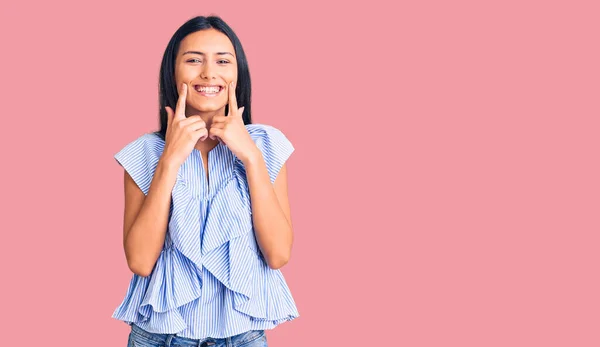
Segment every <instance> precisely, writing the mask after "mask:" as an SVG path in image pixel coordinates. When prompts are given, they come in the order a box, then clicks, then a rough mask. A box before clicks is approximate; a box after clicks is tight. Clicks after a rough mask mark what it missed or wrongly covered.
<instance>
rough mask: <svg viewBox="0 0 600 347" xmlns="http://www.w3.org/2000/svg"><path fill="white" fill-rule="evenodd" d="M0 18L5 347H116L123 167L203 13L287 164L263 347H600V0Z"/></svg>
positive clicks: (227, 4) (145, 7) (143, 9)
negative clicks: (168, 59)
mask: <svg viewBox="0 0 600 347" xmlns="http://www.w3.org/2000/svg"><path fill="white" fill-rule="evenodd" d="M389 3H390V4H391V3H392V2H389ZM484 3H485V4H487V5H484ZM1 7H2V9H1V10H0V26H1V28H0V29H1V30H0V36H1V38H2V41H1V42H2V55H1V61H2V64H0V73H1V74H0V76H2V87H1V88H2V94H1V95H2V114H3V122H2V128H3V136H2V140H1V141H2V144H1V148H2V157H3V160H2V170H1V172H2V180H1V184H2V187H1V188H2V198H3V199H2V200H3V207H2V213H3V217H2V220H3V226H2V227H1V228H0V229H1V230H2V231H3V233H2V234H3V237H4V239H3V242H2V244H3V245H4V248H3V251H2V252H0V254H1V257H2V262H1V264H2V269H3V270H2V273H3V275H4V276H3V280H2V282H3V285H2V295H1V296H0V297H2V310H3V312H2V316H3V317H4V322H5V323H4V325H3V329H2V330H3V331H4V334H3V339H4V344H5V345H7V346H8V345H17V342H18V343H19V344H20V345H27V346H34V345H39V344H41V343H45V344H48V343H50V344H53V343H54V342H57V341H59V342H60V343H59V342H57V343H58V344H61V345H64V346H80V345H81V343H80V342H79V341H86V342H85V345H86V346H125V344H126V337H127V334H128V327H127V326H126V325H125V324H124V323H121V322H119V321H116V320H114V319H112V318H111V317H110V316H111V314H112V312H113V310H114V309H115V308H116V306H117V305H118V304H119V303H120V301H121V300H122V298H123V296H124V294H125V290H126V289H127V285H128V282H129V278H130V276H131V272H130V271H129V270H128V268H127V265H126V262H125V257H124V253H123V249H122V244H121V238H122V232H121V224H122V209H123V186H122V185H123V183H122V182H123V171H122V170H123V169H122V168H121V167H120V166H119V165H118V164H117V163H116V162H115V161H114V159H113V155H114V153H116V151H118V150H119V149H120V148H122V147H123V146H124V145H125V144H126V143H128V142H129V141H131V140H133V139H134V138H136V137H137V136H139V135H140V134H142V133H143V132H148V131H153V130H154V129H156V127H157V117H156V112H157V104H158V101H157V76H158V68H159V64H160V60H161V56H162V53H163V50H164V48H165V46H166V44H167V42H168V40H169V38H170V37H171V35H172V33H173V32H174V31H175V30H176V29H177V27H178V26H179V25H181V24H182V23H183V22H185V21H186V20H187V19H189V18H191V17H193V16H195V15H208V14H213V13H215V14H218V15H220V16H222V17H223V19H225V20H226V21H227V22H228V23H229V24H230V25H231V26H232V27H233V28H234V30H235V31H236V33H237V34H238V36H239V37H240V39H241V40H242V43H243V45H244V47H245V49H246V52H247V55H248V59H249V63H250V68H251V73H252V78H253V80H252V81H253V87H254V88H253V94H254V95H253V106H254V107H253V111H254V112H253V113H254V119H255V122H257V123H266V124H271V125H273V126H276V127H278V128H279V129H281V130H282V131H284V133H285V134H286V135H287V136H288V138H289V139H290V141H292V143H293V144H294V146H295V147H296V152H294V154H293V155H292V157H291V158H290V161H289V162H288V170H289V182H290V199H291V206H292V218H293V220H294V227H295V244H294V249H293V255H292V259H291V261H290V263H289V264H288V265H286V266H285V267H284V268H283V272H284V274H285V276H286V279H287V281H288V284H289V286H290V288H291V290H292V293H293V295H294V298H295V300H296V303H297V305H298V309H299V311H300V315H301V316H300V318H298V319H297V320H295V321H292V322H289V323H284V324H282V325H281V326H279V327H277V328H276V329H275V330H271V331H268V332H267V336H268V339H269V343H270V344H269V345H270V346H275V347H277V346H285V347H295V346H298V347H300V346H383V345H385V346H461V347H467V346H477V347H479V346H486V347H488V346H502V347H505V346H579V347H581V346H598V345H600V334H598V326H599V324H600V319H599V315H598V311H599V309H600V307H599V306H600V302H599V299H598V298H599V292H600V281H599V276H598V271H599V268H598V264H599V261H600V259H599V258H600V257H599V252H598V243H599V242H600V237H599V234H598V232H599V231H600V222H599V215H598V209H599V207H600V206H599V205H600V200H599V199H598V196H599V194H600V185H599V183H598V182H599V181H598V178H599V174H600V172H599V171H600V170H599V168H600V165H599V164H598V154H599V153H598V149H599V148H600V147H599V144H600V143H599V136H598V126H599V125H600V124H599V116H600V101H599V100H600V99H599V92H600V84H599V81H600V73H599V72H600V69H599V65H598V62H599V61H600V54H599V53H600V52H599V47H600V46H599V45H598V42H599V37H598V36H599V35H598V33H599V32H600V24H599V21H598V13H599V12H598V11H599V8H598V5H597V2H594V1H562V2H557V1H551V2H548V1H496V2H495V4H493V5H490V2H484V1H458V2H456V1H453V2H449V1H435V2H434V1H412V2H405V3H404V4H402V3H400V4H397V5H395V7H394V6H392V5H389V4H385V2H383V1H369V2H368V3H366V4H361V5H348V2H339V3H338V4H333V2H325V1H302V2H298V3H295V4H291V3H290V4H284V3H283V2H272V3H271V4H269V5H267V4H262V5H259V4H256V3H255V2H249V1H238V2H232V1H224V2H212V3H210V2H208V3H207V2H200V1H181V2H165V1H163V2H160V4H149V3H148V2H137V3H135V4H134V3H133V2H122V1H102V2H97V3H95V4H94V5H90V4H88V3H87V2H73V4H67V3H64V2H62V3H61V2H41V1H39V2H38V3H32V2H27V3H17V2H13V3H10V4H3V5H2V6H1Z"/></svg>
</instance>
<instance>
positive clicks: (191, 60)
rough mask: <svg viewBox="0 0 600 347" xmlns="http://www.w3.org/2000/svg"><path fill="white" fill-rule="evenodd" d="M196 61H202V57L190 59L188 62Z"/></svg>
mask: <svg viewBox="0 0 600 347" xmlns="http://www.w3.org/2000/svg"><path fill="white" fill-rule="evenodd" d="M194 61H197V62H198V63H199V62H201V60H200V59H196V58H194V59H190V60H188V61H187V62H188V63H193V62H194Z"/></svg>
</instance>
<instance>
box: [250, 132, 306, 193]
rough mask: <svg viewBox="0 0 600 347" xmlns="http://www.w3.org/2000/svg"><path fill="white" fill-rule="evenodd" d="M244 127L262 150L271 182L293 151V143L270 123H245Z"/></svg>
mask: <svg viewBox="0 0 600 347" xmlns="http://www.w3.org/2000/svg"><path fill="white" fill-rule="evenodd" d="M246 129H247V130H248V133H249V134H250V137H251V138H252V140H254V142H255V143H256V147H258V149H259V150H260V151H261V152H262V154H263V157H264V159H265V162H266V164H267V169H268V171H269V176H270V177H271V182H274V181H275V178H277V175H278V173H279V171H280V170H281V167H282V166H283V165H284V164H285V162H286V161H287V160H288V158H289V157H290V155H291V154H292V153H293V152H294V150H295V148H294V145H292V142H291V141H290V140H289V139H288V137H287V136H286V135H285V134H284V133H283V131H281V130H279V129H278V128H276V127H274V126H272V125H267V124H246Z"/></svg>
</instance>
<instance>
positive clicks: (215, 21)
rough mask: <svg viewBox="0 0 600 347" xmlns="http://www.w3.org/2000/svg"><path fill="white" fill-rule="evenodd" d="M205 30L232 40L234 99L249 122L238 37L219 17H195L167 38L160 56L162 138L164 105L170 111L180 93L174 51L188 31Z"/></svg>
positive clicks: (247, 88)
mask: <svg viewBox="0 0 600 347" xmlns="http://www.w3.org/2000/svg"><path fill="white" fill-rule="evenodd" d="M206 29H215V30H218V31H220V32H222V33H223V34H225V35H226V36H227V37H228V38H229V40H230V41H231V43H232V44H233V49H234V52H235V56H236V60H237V68H238V74H237V83H236V85H235V97H236V100H237V104H238V107H241V106H244V113H243V115H242V118H243V120H244V124H251V123H252V117H251V115H252V108H251V103H250V101H251V91H252V89H251V83H250V70H249V69H248V61H247V60H246V54H245V53H244V49H243V48H242V43H241V42H240V40H239V39H238V37H237V35H236V34H235V32H234V31H233V30H232V29H231V27H229V25H227V23H225V22H224V21H223V20H222V19H221V18H220V17H218V16H208V17H204V16H197V17H194V18H192V19H190V20H188V21H187V22H185V23H184V24H183V25H182V26H181V27H179V29H177V31H176V32H175V34H173V36H172V37H171V40H170V41H169V44H168V45H167V48H166V49H165V53H164V55H163V59H162V63H161V65H160V76H159V83H158V86H159V94H158V97H159V101H158V102H159V111H158V112H159V122H160V130H159V131H157V132H155V134H157V135H159V136H160V137H161V138H162V139H163V140H164V139H165V134H166V132H167V110H166V108H165V107H166V106H169V107H171V109H172V110H173V111H175V108H176V106H177V100H178V98H179V94H178V92H177V86H176V85H175V59H176V57H177V51H178V50H179V45H180V43H181V41H182V40H183V39H184V38H185V37H186V36H187V35H189V34H191V33H194V32H197V31H200V30H206ZM228 111H229V105H225V114H227V113H228Z"/></svg>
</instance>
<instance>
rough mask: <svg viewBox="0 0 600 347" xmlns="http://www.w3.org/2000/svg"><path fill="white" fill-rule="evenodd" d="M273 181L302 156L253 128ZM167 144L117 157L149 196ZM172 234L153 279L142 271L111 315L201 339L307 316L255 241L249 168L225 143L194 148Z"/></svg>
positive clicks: (272, 133)
mask: <svg viewBox="0 0 600 347" xmlns="http://www.w3.org/2000/svg"><path fill="white" fill-rule="evenodd" d="M246 129H247V130H248V133H249V134H250V136H251V137H252V139H253V140H254V142H255V143H256V145H257V147H258V148H259V149H260V151H261V152H262V154H263V157H264V159H265V163H266V166H267V171H268V173H269V177H270V180H271V183H273V182H274V181H275V178H276V177H277V174H278V173H279V170H280V169H281V167H282V166H283V164H284V163H285V162H286V160H287V159H288V157H289V156H290V155H291V154H292V152H293V151H294V147H293V145H292V144H291V143H290V141H289V140H288V139H287V138H286V136H285V135H284V134H283V133H282V132H281V131H280V130H278V129H277V128H275V127H272V126H270V125H264V124H247V125H246ZM164 145H165V142H164V140H162V139H161V138H160V137H159V136H158V135H157V134H155V133H146V134H143V135H142V136H140V137H139V138H137V139H135V140H134V141H132V142H130V143H129V144H127V145H126V146H125V147H124V148H123V149H121V150H120V151H119V152H118V153H116V154H115V156H114V158H115V159H116V160H117V162H118V163H119V164H120V165H121V166H122V167H123V168H124V169H125V170H126V171H127V172H128V173H129V175H130V176H131V177H132V178H133V180H134V181H135V183H136V184H137V185H138V186H139V187H140V189H141V190H142V191H143V192H144V194H145V195H147V194H148V190H149V188H150V183H151V181H152V178H153V176H154V171H155V170H156V165H157V163H158V160H159V158H160V156H161V154H162V152H163V149H164ZM171 198H172V199H171V207H170V210H169V221H168V228H167V229H168V232H167V233H166V236H165V243H164V246H163V249H162V251H161V253H160V256H159V257H158V260H157V261H156V264H155V266H154V269H153V270H152V273H151V274H150V275H149V276H147V277H142V276H139V275H137V274H133V277H132V279H131V281H130V283H129V288H128V289H127V293H126V294H125V298H124V299H123V301H122V303H121V304H120V305H119V306H118V307H117V308H116V310H115V311H114V313H113V315H112V317H113V318H116V319H118V320H122V321H124V322H126V323H127V324H129V325H131V324H133V323H135V324H136V325H137V326H139V327H141V328H142V329H144V330H146V331H149V332H153V333H163V334H167V333H168V334H176V335H177V336H182V337H188V338H193V339H201V338H206V337H213V338H225V337H229V336H233V335H237V334H240V333H243V332H246V331H249V330H263V329H272V328H274V327H275V326H276V325H278V324H280V323H283V322H286V321H290V320H293V319H295V318H297V317H298V316H299V314H298V310H297V308H296V305H295V303H294V299H293V298H292V295H291V293H290V289H289V288H288V286H287V284H286V281H285V279H284V277H283V274H282V273H281V271H280V270H273V269H271V268H270V267H268V265H267V263H266V261H265V259H264V257H263V255H262V253H261V251H260V249H259V247H258V244H257V241H256V238H255V235H254V229H253V224H252V209H251V204H250V191H249V187H248V181H247V179H246V172H245V169H244V165H243V163H242V162H241V161H240V160H239V159H238V158H237V157H236V156H235V155H234V154H233V153H232V152H231V151H230V150H229V148H228V147H227V146H226V145H225V144H224V143H222V142H220V143H219V144H218V145H217V146H216V147H214V148H213V149H212V150H211V151H210V152H209V154H208V180H207V177H206V173H205V169H204V165H203V158H202V155H201V153H200V151H198V150H197V149H193V150H192V152H191V154H190V155H189V156H188V158H187V159H186V161H185V162H184V163H183V164H182V165H181V167H180V169H179V171H178V173H177V180H176V182H175V186H174V187H173V190H172V193H171Z"/></svg>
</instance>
